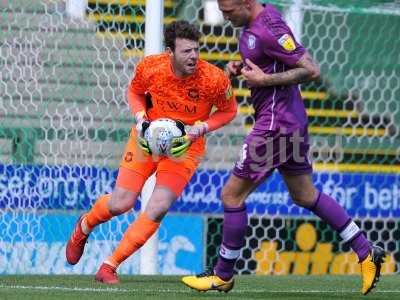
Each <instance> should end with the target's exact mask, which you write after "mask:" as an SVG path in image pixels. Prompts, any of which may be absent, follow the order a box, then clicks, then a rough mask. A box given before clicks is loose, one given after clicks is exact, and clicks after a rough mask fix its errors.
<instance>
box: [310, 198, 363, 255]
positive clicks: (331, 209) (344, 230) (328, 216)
mask: <svg viewBox="0 0 400 300" xmlns="http://www.w3.org/2000/svg"><path fill="white" fill-rule="evenodd" d="M310 210H311V211H312V212H313V213H314V214H316V215H317V216H318V217H320V218H321V219H322V220H323V221H325V222H327V223H328V224H329V225H330V226H331V227H332V228H333V229H334V230H335V231H337V232H338V233H339V234H340V236H341V237H342V239H343V240H344V241H345V242H348V243H350V247H351V248H352V249H353V251H354V252H355V253H356V254H357V256H358V259H359V261H360V262H361V261H363V260H364V259H365V258H366V257H367V256H368V253H369V242H368V240H367V239H366V238H365V235H364V234H363V233H362V232H361V230H360V228H359V227H358V226H357V225H356V223H354V222H353V221H352V220H351V217H350V216H349V215H348V214H347V212H346V211H345V210H344V208H343V207H341V206H340V205H339V204H338V203H337V202H336V201H335V200H334V199H333V198H331V197H330V196H328V195H326V194H324V193H322V192H318V195H317V199H316V200H315V203H314V205H313V207H311V208H310Z"/></svg>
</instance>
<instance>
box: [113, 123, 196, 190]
mask: <svg viewBox="0 0 400 300" xmlns="http://www.w3.org/2000/svg"><path fill="white" fill-rule="evenodd" d="M203 156H204V139H199V140H198V141H196V142H194V143H193V144H192V145H191V146H190V148H189V149H188V151H187V152H186V153H185V154H184V155H183V156H182V157H181V158H178V159H173V158H168V157H153V156H151V155H147V154H146V153H144V152H143V150H142V149H140V148H139V146H138V145H137V141H136V129H135V128H132V130H131V135H130V137H129V141H128V143H127V145H126V147H125V151H124V154H123V156H122V160H121V163H120V168H119V172H118V177H117V182H116V186H119V187H123V188H125V189H127V190H129V191H132V192H138V193H140V192H141V190H142V188H143V185H144V183H145V182H146V180H147V178H149V177H150V176H151V175H152V174H153V173H154V172H156V186H157V185H159V186H166V187H168V188H169V189H171V190H172V191H173V192H174V193H175V194H176V195H177V196H178V197H179V196H180V194H181V193H182V191H183V189H184V188H185V186H186V185H187V184H188V182H189V181H190V179H191V178H192V176H193V174H194V172H195V171H196V169H197V166H198V165H199V163H200V161H201V159H202V158H203Z"/></svg>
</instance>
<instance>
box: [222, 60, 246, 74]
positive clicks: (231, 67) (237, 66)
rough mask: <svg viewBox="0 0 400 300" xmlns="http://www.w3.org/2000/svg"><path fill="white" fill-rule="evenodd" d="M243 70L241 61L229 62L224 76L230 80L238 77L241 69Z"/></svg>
mask: <svg viewBox="0 0 400 300" xmlns="http://www.w3.org/2000/svg"><path fill="white" fill-rule="evenodd" d="M242 68H243V62H242V61H238V60H237V61H230V62H228V64H227V65H226V67H225V74H226V75H227V76H228V77H229V78H231V77H234V76H239V75H240V74H241V73H242V72H241V69H242Z"/></svg>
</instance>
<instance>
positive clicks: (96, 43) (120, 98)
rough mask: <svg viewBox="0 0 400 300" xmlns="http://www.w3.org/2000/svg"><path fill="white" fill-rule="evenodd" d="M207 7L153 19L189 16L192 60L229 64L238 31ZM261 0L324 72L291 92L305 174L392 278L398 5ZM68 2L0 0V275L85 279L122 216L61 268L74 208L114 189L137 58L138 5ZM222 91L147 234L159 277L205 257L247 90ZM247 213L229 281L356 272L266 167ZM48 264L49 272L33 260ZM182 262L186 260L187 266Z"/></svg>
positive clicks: (398, 190) (178, 9)
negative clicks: (304, 148)
mask: <svg viewBox="0 0 400 300" xmlns="http://www.w3.org/2000/svg"><path fill="white" fill-rule="evenodd" d="M211 2H213V1H199V0H187V1H168V0H166V1H164V24H166V23H168V22H171V21H172V20H174V19H187V20H190V21H195V22H197V24H198V25H199V27H200V30H201V32H202V33H203V34H204V36H203V38H202V40H201V49H200V50H201V58H203V59H206V60H208V61H210V62H212V63H214V64H216V65H218V66H220V67H224V66H225V64H226V63H227V62H228V61H229V60H232V59H240V56H239V53H238V43H237V39H236V38H237V36H238V35H239V31H238V30H237V29H234V28H232V27H231V26H230V24H228V23H215V22H213V20H211V19H209V16H210V13H211V11H212V9H211V10H210V9H209V8H210V7H212V5H214V4H215V3H214V4H213V3H211ZM269 2H272V3H273V4H275V5H277V7H278V8H279V9H280V10H281V11H282V13H283V14H284V15H285V18H286V20H287V21H288V22H289V23H290V24H291V26H292V28H293V30H294V32H295V34H296V36H297V38H298V39H299V40H301V42H302V44H303V45H304V46H305V47H306V48H307V49H308V50H309V51H310V53H311V54H312V56H313V57H315V59H316V60H317V61H318V62H319V64H320V66H321V74H322V79H321V80H320V81H319V82H317V83H313V84H307V85H303V86H302V87H301V89H302V95H303V98H304V103H305V106H306V108H307V112H308V116H309V124H310V127H309V131H310V133H311V143H312V147H311V158H312V160H313V163H314V169H315V171H316V172H315V174H314V181H315V183H316V185H317V187H318V188H319V189H321V190H323V191H324V192H326V193H328V194H330V195H332V196H333V197H334V198H336V199H337V200H338V201H339V203H340V204H341V205H343V206H344V207H345V208H346V209H347V210H348V211H349V213H350V214H351V215H352V216H354V217H355V219H356V221H357V222H358V224H359V225H360V227H361V228H362V229H363V230H364V231H365V232H366V233H367V236H368V238H369V239H370V240H371V241H380V242H381V243H382V244H383V246H384V247H385V248H386V249H387V250H389V251H390V254H389V255H388V256H387V261H388V263H386V264H385V268H384V272H387V273H390V272H397V271H398V267H399V262H400V251H399V242H398V241H399V240H400V230H399V222H398V216H399V215H400V208H399V205H400V204H399V203H400V183H399V175H398V174H399V172H400V169H399V168H398V165H399V161H400V159H399V156H400V151H399V149H400V147H399V146H400V138H399V124H400V102H399V99H400V88H399V87H400V82H399V80H400V79H399V78H400V71H399V68H398V67H397V66H398V65H399V63H400V61H399V54H398V51H397V50H398V49H399V48H400V41H399V39H398V38H396V37H397V36H398V34H397V31H396V30H397V29H398V28H399V27H400V18H399V17H400V8H399V6H398V2H396V1H362V3H361V4H360V1H298V0H297V1H280V0H275V1H269ZM208 5H211V6H208ZM68 9H69V7H68V2H67V4H66V3H65V2H63V1H55V0H54V1H50V0H47V1H40V2H39V1H27V0H18V1H13V2H10V1H5V0H0V26H1V31H0V53H1V56H0V67H1V69H2V72H1V73H0V95H1V102H0V114H1V118H2V121H1V125H0V145H1V147H0V157H1V164H0V208H1V215H0V228H1V230H2V233H3V234H2V235H1V238H0V244H2V247H0V248H1V249H4V250H1V252H0V258H1V259H2V260H3V261H4V264H3V263H2V264H1V266H2V268H3V269H2V270H1V271H0V272H3V273H68V272H72V273H74V272H75V273H93V272H95V271H96V269H97V267H98V264H99V262H101V260H102V259H103V258H104V257H105V256H106V255H108V254H109V253H110V251H111V249H112V248H113V247H114V246H115V244H116V242H117V241H118V240H119V239H120V238H121V234H122V232H123V231H124V229H125V228H126V226H127V225H128V224H129V222H131V221H132V215H135V212H133V214H130V215H127V216H121V217H118V218H116V220H114V221H113V222H111V223H109V224H106V225H101V226H100V227H99V228H98V229H97V230H96V232H95V233H94V235H93V237H91V239H93V241H92V243H91V245H90V248H89V250H88V251H90V252H89V253H88V254H86V255H85V259H86V261H85V263H84V264H79V265H78V266H76V267H73V268H71V267H68V266H66V265H65V262H64V261H63V255H64V254H63V251H64V250H63V249H64V248H63V247H64V244H65V240H66V239H67V238H68V236H69V233H70V230H71V229H72V227H73V224H74V222H75V220H76V216H77V213H78V212H81V211H85V210H87V209H88V208H89V207H90V205H91V204H92V203H93V201H94V200H95V199H96V198H97V196H99V195H101V194H103V193H106V192H111V191H112V188H113V184H114V180H115V176H116V168H117V167H118V164H119V161H120V158H121V155H122V152H123V148H124V145H125V142H126V141H127V138H128V135H129V130H130V127H131V125H132V117H131V115H130V113H129V109H128V106H127V104H126V99H125V98H126V97H125V93H126V88H127V85H128V83H129V80H130V78H131V77H132V74H133V72H134V68H135V65H136V64H137V62H138V61H139V60H140V59H141V58H142V57H143V48H144V29H145V24H144V14H145V1H140V0H138V1H134V0H131V1H128V0H112V1H111V0H110V1H106V0H89V1H88V4H87V7H85V9H84V13H83V18H77V17H71V15H70V14H68ZM233 85H234V88H235V92H236V94H237V98H238V101H239V104H240V105H239V113H238V116H237V117H236V119H235V120H234V121H233V122H232V123H231V124H230V125H228V126H226V127H224V128H223V129H221V130H219V131H217V132H215V133H212V134H210V135H209V136H208V140H207V148H208V149H207V156H206V158H205V159H204V161H203V163H202V164H201V167H200V169H199V171H198V172H197V173H196V174H195V176H194V178H193V179H192V181H191V184H190V185H189V186H188V187H187V189H186V190H185V192H184V194H183V195H182V197H181V198H180V199H179V200H178V201H177V203H176V204H175V205H174V207H173V208H172V210H171V215H172V216H178V217H177V218H178V221H175V220H172V219H171V220H167V221H166V222H165V223H166V225H165V227H164V228H162V230H161V231H160V243H161V244H160V250H159V253H160V256H159V259H160V268H159V269H160V271H161V272H162V273H164V274H169V273H190V272H197V271H199V270H201V269H203V268H204V267H205V266H211V265H213V264H214V263H215V261H216V258H217V253H218V247H219V243H220V239H221V235H220V233H221V224H222V223H221V216H222V208H221V203H220V200H219V196H220V191H221V187H222V185H223V182H224V181H225V180H226V179H227V178H228V176H229V170H230V169H231V168H232V167H233V164H234V162H235V161H236V160H237V159H238V158H239V157H240V153H241V150H242V142H243V138H244V136H245V135H246V134H247V133H248V132H249V130H251V126H252V124H253V122H254V118H253V109H252V107H251V102H250V99H249V95H250V93H249V90H248V89H247V87H246V84H245V82H244V81H243V80H242V79H235V80H234V82H233ZM227 149H228V151H227ZM139 206H140V202H138V205H137V206H136V211H137V209H138V208H139ZM248 209H249V212H250V214H251V217H250V223H249V224H250V226H249V230H248V233H247V239H246V247H245V249H244V250H243V251H242V254H241V257H240V259H239V262H238V264H237V272H238V273H257V274H287V273H295V274H311V273H312V274H325V273H332V274H343V273H354V272H358V269H357V263H356V258H355V256H354V255H353V254H350V252H347V251H348V250H349V249H348V248H347V246H346V245H344V244H342V243H341V242H340V238H339V237H338V236H337V234H336V233H334V232H333V231H331V230H330V229H329V228H328V227H327V226H326V225H325V224H323V223H320V222H319V221H318V220H315V219H314V218H313V216H312V215H310V214H309V213H308V212H307V211H306V210H304V209H301V208H299V207H296V206H294V205H293V204H292V202H291V200H290V197H289V196H288V193H287V191H286V189H285V187H284V184H283V182H282V180H281V178H280V176H279V175H278V174H274V175H273V176H272V177H271V178H270V179H269V180H268V181H267V182H266V183H265V184H263V185H262V186H261V187H260V188H259V189H258V190H257V191H255V192H254V193H253V194H252V195H251V196H250V198H249V199H248ZM186 216H198V217H200V220H201V222H199V226H198V230H199V232H198V233H195V234H198V235H199V236H200V237H201V242H200V243H199V244H198V245H197V244H195V242H194V241H193V240H191V241H190V240H188V239H187V238H186V240H185V237H184V235H179V234H178V235H175V236H174V235H173V234H171V232H179V230H180V229H181V228H182V226H185V225H184V224H186V223H185V222H187V224H189V225H188V226H191V225H193V223H191V220H190V218H189V217H188V219H185V217H186ZM179 220H180V221H179ZM180 222H181V223H180ZM203 234H204V238H203ZM313 237H314V239H313ZM203 240H204V241H203ZM195 246H196V247H197V248H198V249H197V250H196V251H195V250H194V248H196V247H195ZM104 249H105V250H104ZM203 249H204V250H203ZM203 251H204V252H203ZM343 251H344V252H343ZM195 254H196V255H195ZM49 257H50V258H51V261H52V263H50V264H46V266H43V265H44V264H43V262H44V261H46V259H48V258H49ZM21 258H22V259H21ZM131 259H132V261H131V262H128V263H126V264H124V267H123V269H122V270H121V272H122V273H136V272H138V262H137V257H136V255H135V256H134V257H132V258H131ZM178 261H179V263H177V262H178ZM194 261H196V262H198V264H197V265H196V267H195V268H194V267H190V265H191V264H193V262H194Z"/></svg>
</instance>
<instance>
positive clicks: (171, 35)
mask: <svg viewBox="0 0 400 300" xmlns="http://www.w3.org/2000/svg"><path fill="white" fill-rule="evenodd" d="M200 36H201V33H200V31H199V30H198V29H197V27H196V26H195V25H193V24H191V23H189V22H188V21H183V20H181V21H174V22H172V23H171V24H168V25H167V26H166V27H165V31H164V42H165V47H166V48H170V49H171V50H172V51H174V50H175V41H176V39H177V38H181V39H187V40H191V41H196V42H198V41H199V39H200Z"/></svg>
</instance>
